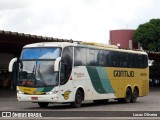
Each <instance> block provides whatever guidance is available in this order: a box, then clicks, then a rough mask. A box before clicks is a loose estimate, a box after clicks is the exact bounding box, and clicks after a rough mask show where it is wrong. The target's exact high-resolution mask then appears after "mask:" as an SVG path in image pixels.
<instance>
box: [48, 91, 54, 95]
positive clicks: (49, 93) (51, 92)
mask: <svg viewBox="0 0 160 120" xmlns="http://www.w3.org/2000/svg"><path fill="white" fill-rule="evenodd" d="M46 94H47V95H51V94H54V93H53V91H50V92H46Z"/></svg>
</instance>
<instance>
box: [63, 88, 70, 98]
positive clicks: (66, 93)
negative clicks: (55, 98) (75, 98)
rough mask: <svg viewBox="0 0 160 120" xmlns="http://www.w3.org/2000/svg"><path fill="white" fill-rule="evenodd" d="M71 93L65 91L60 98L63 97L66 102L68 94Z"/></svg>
mask: <svg viewBox="0 0 160 120" xmlns="http://www.w3.org/2000/svg"><path fill="white" fill-rule="evenodd" d="M70 93H71V91H70V90H68V91H65V92H64V94H62V96H63V97H64V99H65V100H68V99H69V94H70Z"/></svg>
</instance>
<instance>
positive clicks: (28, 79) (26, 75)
mask: <svg viewBox="0 0 160 120" xmlns="http://www.w3.org/2000/svg"><path fill="white" fill-rule="evenodd" d="M19 68H20V70H19V84H21V85H30V86H50V85H52V86H53V85H58V73H55V72H54V61H21V62H20V67H19Z"/></svg>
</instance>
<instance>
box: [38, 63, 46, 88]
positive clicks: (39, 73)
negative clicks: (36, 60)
mask: <svg viewBox="0 0 160 120" xmlns="http://www.w3.org/2000/svg"><path fill="white" fill-rule="evenodd" d="M37 72H38V75H39V76H40V78H41V80H42V81H43V83H44V86H46V83H45V81H44V79H43V76H42V74H41V72H40V64H39V69H37Z"/></svg>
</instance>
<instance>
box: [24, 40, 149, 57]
mask: <svg viewBox="0 0 160 120" xmlns="http://www.w3.org/2000/svg"><path fill="white" fill-rule="evenodd" d="M67 46H80V47H86V48H97V49H104V50H110V51H119V52H129V53H135V54H146V55H147V53H146V52H144V51H142V50H130V49H119V48H118V47H117V46H115V45H107V44H101V43H94V42H73V43H71V42H41V43H33V44H28V45H25V46H24V47H23V48H32V47H62V48H64V47H67Z"/></svg>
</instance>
